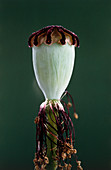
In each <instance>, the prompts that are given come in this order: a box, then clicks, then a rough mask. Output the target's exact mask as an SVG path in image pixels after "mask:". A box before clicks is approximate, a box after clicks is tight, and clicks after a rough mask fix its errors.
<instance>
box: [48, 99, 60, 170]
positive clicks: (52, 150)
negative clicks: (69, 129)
mask: <svg viewBox="0 0 111 170" xmlns="http://www.w3.org/2000/svg"><path fill="white" fill-rule="evenodd" d="M51 103H52V104H54V100H52V101H51ZM54 113H55V115H56V116H57V114H58V113H56V112H54ZM47 117H48V122H49V123H50V125H51V126H50V125H48V129H49V131H50V132H51V133H53V134H54V135H55V136H57V132H56V130H57V125H56V120H55V116H54V114H53V111H52V110H51V109H50V106H48V107H47ZM54 129H56V130H54ZM47 136H48V137H49V138H50V139H51V140H50V139H49V138H48V137H47V156H48V158H49V165H47V169H51V170H56V165H57V161H55V160H54V159H53V158H54V157H56V147H57V145H56V144H57V139H56V137H55V136H53V135H52V134H50V133H49V132H47ZM53 142H54V143H53ZM55 143H56V144H55Z"/></svg>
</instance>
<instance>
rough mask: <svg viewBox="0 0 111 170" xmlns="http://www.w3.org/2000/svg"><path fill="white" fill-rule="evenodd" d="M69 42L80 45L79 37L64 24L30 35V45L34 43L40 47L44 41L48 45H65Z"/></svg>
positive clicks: (45, 28)
mask: <svg viewBox="0 0 111 170" xmlns="http://www.w3.org/2000/svg"><path fill="white" fill-rule="evenodd" d="M67 42H68V43H69V44H70V45H75V47H79V39H78V36H77V35H76V34H75V33H73V32H71V31H69V30H67V29H66V28H64V27H62V26H57V25H52V26H47V27H44V28H42V29H40V30H39V31H37V32H34V33H32V35H31V36H30V37H29V40H28V45H29V47H33V46H34V45H35V46H37V47H38V46H40V45H41V44H42V43H45V44H47V45H51V44H53V43H59V44H61V45H65V44H66V43H67Z"/></svg>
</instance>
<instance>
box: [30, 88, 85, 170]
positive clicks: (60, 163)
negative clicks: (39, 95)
mask: <svg viewBox="0 0 111 170" xmlns="http://www.w3.org/2000/svg"><path fill="white" fill-rule="evenodd" d="M64 94H65V95H66V96H67V99H68V104H66V103H65V102H64V101H63V100H62V97H61V100H60V101H59V100H47V101H45V102H44V103H42V105H41V106H40V110H39V113H38V116H37V117H36V118H35V124H36V153H35V159H34V160H33V161H34V165H35V170H39V169H42V170H43V169H45V168H46V166H47V165H48V164H49V158H48V152H51V154H52V159H53V161H55V165H54V166H55V169H61V170H62V169H66V170H70V169H71V167H72V165H71V157H72V155H74V157H75V159H76V162H77V170H83V168H82V167H81V162H80V161H79V160H78V157H77V155H76V153H77V150H76V148H75V129H74V125H73V122H72V120H71V118H70V107H71V106H73V110H74V113H76V111H75V105H74V101H73V99H72V96H71V95H70V94H69V92H68V91H65V93H64ZM63 96H64V95H63ZM70 99H71V101H70ZM63 106H64V107H63ZM64 108H65V109H64ZM65 110H66V111H65ZM47 140H48V142H50V143H51V147H50V149H49V148H48V143H47Z"/></svg>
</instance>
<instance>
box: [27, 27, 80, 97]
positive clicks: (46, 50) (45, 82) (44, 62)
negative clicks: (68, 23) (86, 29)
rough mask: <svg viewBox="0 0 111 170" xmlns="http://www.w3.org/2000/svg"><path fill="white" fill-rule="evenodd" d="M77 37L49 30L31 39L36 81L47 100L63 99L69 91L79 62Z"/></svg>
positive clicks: (61, 30)
mask: <svg viewBox="0 0 111 170" xmlns="http://www.w3.org/2000/svg"><path fill="white" fill-rule="evenodd" d="M75 46H79V40H78V37H77V35H75V34H74V33H72V32H71V31H69V30H66V29H65V28H63V27H62V26H48V27H45V28H43V29H41V30H39V31H37V32H35V33H33V34H32V35H31V36H30V38H29V47H32V57H33V67H34V73H35V77H36V80H37V82H38V85H39V87H40V89H41V90H42V92H43V94H44V96H45V98H46V99H60V97H61V95H62V94H63V92H64V91H65V89H66V88H67V86H68V84H69V81H70V78H71V75H72V71H73V66H74V60H75Z"/></svg>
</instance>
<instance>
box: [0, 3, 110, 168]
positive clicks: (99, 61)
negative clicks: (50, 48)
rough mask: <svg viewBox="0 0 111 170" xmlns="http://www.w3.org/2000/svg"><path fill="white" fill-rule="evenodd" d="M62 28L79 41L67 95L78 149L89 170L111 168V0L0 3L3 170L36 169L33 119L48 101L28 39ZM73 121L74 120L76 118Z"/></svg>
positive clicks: (0, 146) (0, 165) (0, 147)
mask: <svg viewBox="0 0 111 170" xmlns="http://www.w3.org/2000/svg"><path fill="white" fill-rule="evenodd" d="M52 24H57V25H62V26H64V27H66V28H68V29H70V30H71V31H74V32H75V33H76V34H77V35H78V36H79V39H80V48H79V49H76V64H75V69H74V74H73V76H72V79H71V82H70V84H69V86H68V91H69V92H70V93H71V94H72V96H73V97H74V100H75V105H76V110H77V112H78V114H79V120H77V121H75V122H74V124H75V128H76V146H77V149H78V155H79V159H80V160H82V165H83V167H84V169H85V170H110V169H111V112H110V105H111V93H110V91H111V90H110V89H111V75H110V74H111V68H110V67H111V45H110V44H111V1H108V0H104V1H102V0H76V1H75V0H72V1H71V0H68V1H66V0H54V1H53V0H41V1H38V0H36V1H35V0H32V1H28V0H24V1H23V0H15V1H14V0H9V1H8V0H0V170H33V161H32V160H33V157H34V152H35V125H34V123H33V122H34V118H35V116H36V113H37V112H38V110H39V105H40V103H42V102H43V101H44V97H43V94H42V92H41V91H40V90H39V88H38V86H37V84H36V81H35V77H34V74H33V68H32V59H31V49H29V48H28V45H27V40H28V37H29V35H30V34H31V33H32V32H34V31H36V30H38V29H40V28H42V27H44V26H47V25H52ZM72 119H73V115H72Z"/></svg>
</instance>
